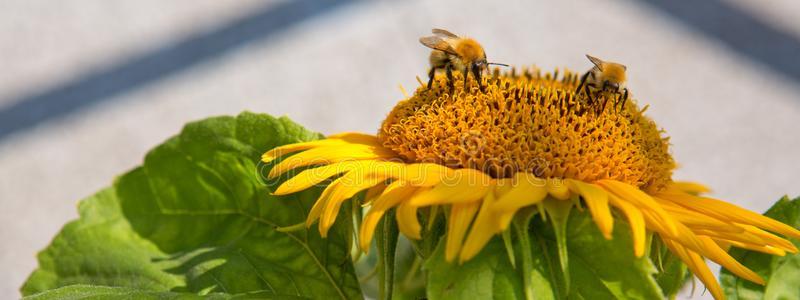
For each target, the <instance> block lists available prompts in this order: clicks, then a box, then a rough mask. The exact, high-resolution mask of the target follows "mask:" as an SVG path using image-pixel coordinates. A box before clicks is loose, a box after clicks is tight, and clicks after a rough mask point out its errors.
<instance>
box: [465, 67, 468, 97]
mask: <svg viewBox="0 0 800 300" xmlns="http://www.w3.org/2000/svg"><path fill="white" fill-rule="evenodd" d="M468 81H469V66H466V67H464V91H465V92H466V91H467V82H468Z"/></svg>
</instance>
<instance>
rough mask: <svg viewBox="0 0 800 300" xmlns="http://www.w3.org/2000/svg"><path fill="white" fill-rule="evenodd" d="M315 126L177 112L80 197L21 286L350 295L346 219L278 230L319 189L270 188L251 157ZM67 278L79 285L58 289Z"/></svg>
mask: <svg viewBox="0 0 800 300" xmlns="http://www.w3.org/2000/svg"><path fill="white" fill-rule="evenodd" d="M318 137H319V135H318V134H315V133H312V132H309V131H307V130H305V129H303V128H302V127H300V126H298V125H296V124H294V123H292V122H291V121H289V120H288V119H286V118H280V119H275V118H273V117H270V116H268V115H263V114H252V113H242V114H241V115H239V116H237V117H216V118H210V119H206V120H202V121H199V122H193V123H190V124H187V125H186V126H185V128H184V129H183V131H182V132H181V134H180V135H178V136H176V137H173V138H171V139H169V140H167V141H166V142H165V143H164V144H162V145H160V146H158V147H156V148H155V149H153V150H152V151H150V152H149V153H148V154H147V156H146V158H145V161H144V164H143V165H142V166H141V167H138V168H135V169H134V170H132V171H130V172H128V173H127V174H125V175H122V176H121V177H120V178H118V179H117V180H116V182H115V183H114V185H113V186H112V187H110V188H107V189H105V190H103V191H101V192H100V193H98V194H96V195H94V196H92V197H89V198H88V199H86V200H84V201H82V202H81V203H80V205H79V212H80V216H81V217H80V219H78V220H76V221H73V222H71V223H69V224H67V225H66V226H65V227H64V228H63V229H62V231H61V232H60V233H59V234H58V235H57V236H56V237H55V239H54V240H53V242H52V243H51V245H50V246H48V247H47V248H46V249H45V250H44V251H42V252H41V253H40V254H39V256H38V258H39V264H40V267H39V269H37V270H36V271H34V273H33V274H32V275H31V276H30V278H29V279H28V281H27V282H26V283H25V284H24V286H23V287H22V293H23V295H32V294H35V293H39V292H43V291H47V290H51V289H55V288H59V287H64V286H68V285H75V284H88V285H95V286H109V287H117V288H126V289H129V290H132V291H136V292H137V293H144V294H142V295H145V294H147V293H149V292H154V294H153V295H162V294H159V293H165V292H175V293H186V294H187V295H191V294H194V295H207V294H217V293H224V294H225V295H236V294H246V293H261V294H263V295H284V296H288V295H294V296H299V297H308V298H342V299H352V298H360V297H361V292H360V289H359V284H358V280H357V278H356V276H355V272H354V270H353V265H352V263H351V259H350V256H349V251H350V244H349V243H348V237H349V234H350V232H349V230H350V229H349V228H348V227H347V223H348V221H349V220H339V221H337V222H336V225H335V226H334V227H333V228H332V229H331V231H330V233H329V236H328V238H327V239H323V238H321V237H320V235H319V233H317V232H316V230H308V231H306V230H299V231H294V232H279V231H277V230H276V228H277V227H284V226H289V225H293V224H297V223H300V222H302V221H304V220H305V217H306V214H307V212H308V211H309V209H310V207H311V205H312V204H313V203H314V201H316V198H317V196H318V195H319V192H320V191H319V189H317V188H314V189H310V190H308V191H304V192H300V193H297V194H293V195H289V196H285V197H275V196H271V195H270V193H269V191H268V189H267V185H265V184H264V182H263V180H262V174H265V172H266V171H267V170H266V169H268V168H269V166H263V165H260V164H259V157H260V155H261V153H263V152H264V151H266V150H268V149H270V148H273V147H276V146H279V145H283V144H287V143H294V142H300V141H307V140H312V139H315V138H318ZM342 215H346V214H342ZM343 218H344V217H343ZM97 289H99V287H97ZM71 290H74V291H83V290H86V289H85V288H84V287H77V288H74V289H64V290H61V291H60V293H68V292H69V291H71ZM92 290H96V289H95V288H92ZM109 291H126V290H125V289H118V290H116V289H112V290H109ZM54 293H55V291H54ZM43 295H47V294H43ZM64 295H66V294H64ZM148 295H149V294H148ZM163 295H168V294H163Z"/></svg>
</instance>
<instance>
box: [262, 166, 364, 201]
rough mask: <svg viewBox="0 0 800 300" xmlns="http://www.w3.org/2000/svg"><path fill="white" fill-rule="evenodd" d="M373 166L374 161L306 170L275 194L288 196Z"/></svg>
mask: <svg viewBox="0 0 800 300" xmlns="http://www.w3.org/2000/svg"><path fill="white" fill-rule="evenodd" d="M371 164H374V161H370V160H361V161H343V162H338V163H334V164H330V165H327V166H322V167H318V168H313V169H306V170H303V171H302V172H300V174H297V176H294V177H292V178H289V179H288V180H286V181H285V182H283V184H281V185H280V186H279V187H278V188H277V189H275V193H273V194H274V195H287V194H291V193H294V192H298V191H302V190H305V189H307V188H310V187H312V186H314V185H316V184H319V183H320V182H322V181H324V180H326V179H328V178H331V177H333V176H335V175H339V174H341V173H345V172H350V171H352V170H355V169H361V168H368V167H369V166H370V165H371Z"/></svg>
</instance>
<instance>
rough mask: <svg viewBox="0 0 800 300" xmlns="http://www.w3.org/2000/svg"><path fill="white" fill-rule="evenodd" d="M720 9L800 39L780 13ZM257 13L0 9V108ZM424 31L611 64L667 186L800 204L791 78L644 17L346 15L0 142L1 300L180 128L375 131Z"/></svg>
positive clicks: (554, 8) (456, 10) (577, 65)
mask: <svg viewBox="0 0 800 300" xmlns="http://www.w3.org/2000/svg"><path fill="white" fill-rule="evenodd" d="M729 1H732V2H731V3H732V5H736V6H737V7H742V8H743V9H745V10H748V11H753V13H754V14H756V15H758V16H759V17H760V18H764V19H765V20H769V22H774V23H775V26H776V27H779V28H783V29H784V30H787V31H790V32H792V34H795V35H797V36H800V27H798V23H797V21H796V20H798V19H800V10H798V9H796V8H797V4H796V3H795V2H794V1H787V0H781V1H772V2H769V4H766V3H767V2H765V4H763V5H755V4H752V3H748V2H747V1H740V0H735V1H734V0H729ZM261 5H272V4H270V3H269V2H267V3H265V2H262V1H256V0H252V1H225V2H220V1H210V0H203V1H192V3H191V4H189V3H185V2H174V3H173V2H169V3H166V2H163V1H152V0H147V1H136V2H122V1H88V2H87V1H81V2H80V3H78V2H58V3H53V2H51V1H41V0H36V1H29V0H26V1H17V0H13V1H12V0H9V1H4V2H2V3H0V37H2V38H3V41H2V42H0V67H2V69H3V70H4V72H0V109H3V107H7V106H9V105H13V102H14V101H15V99H20V98H19V96H20V95H25V94H26V93H29V92H32V91H37V90H39V89H45V88H49V87H51V86H54V85H58V84H59V83H60V82H63V81H65V80H70V79H71V78H75V77H76V76H80V75H82V74H85V73H86V72H88V71H89V70H93V69H97V68H104V67H108V66H113V65H115V64H121V63H124V61H125V60H126V58H128V57H130V56H131V55H136V54H137V53H140V52H143V51H145V52H146V51H148V50H149V49H154V48H158V47H161V46H162V45H165V44H166V43H168V42H169V41H170V40H174V39H181V38H185V37H186V36H187V35H189V34H192V33H194V32H198V31H202V30H206V29H208V28H213V27H215V26H220V24H224V23H225V21H226V20H228V19H230V18H232V17H235V16H237V15H241V14H245V13H247V12H248V11H250V10H252V9H254V8H255V7H259V6H261ZM781 8H785V9H781ZM792 8H795V9H792ZM431 27H443V28H448V29H452V30H453V31H455V32H458V33H465V34H468V35H470V36H472V37H475V38H477V39H479V40H480V41H482V42H483V44H484V46H485V47H486V49H487V52H488V54H489V56H490V58H491V59H492V60H496V61H501V62H505V63H510V64H515V65H527V64H537V65H539V66H541V67H543V68H545V69H551V68H555V67H567V68H569V69H573V70H581V71H582V70H584V69H587V68H588V67H589V63H588V62H587V61H586V60H585V58H584V57H583V55H584V53H592V54H594V55H596V56H598V57H603V58H608V59H611V60H617V61H620V62H624V63H625V64H627V65H628V70H629V78H630V83H629V87H630V88H631V90H632V92H633V94H634V96H635V97H636V98H637V99H639V102H640V103H641V104H649V105H650V109H649V110H648V112H649V114H650V115H651V116H652V117H653V118H654V119H655V120H656V121H657V122H658V124H659V125H660V126H662V127H663V128H664V129H665V130H666V131H667V132H668V134H669V135H670V136H671V137H672V139H671V141H672V143H673V148H672V149H673V152H674V155H675V157H676V159H677V160H678V161H679V163H680V165H681V168H680V169H679V170H678V172H677V173H676V175H675V178H677V179H684V180H696V181H700V182H704V183H706V184H708V185H709V186H711V187H712V188H713V189H714V196H716V197H719V198H722V199H726V200H729V201H731V202H734V203H737V204H739V205H741V206H744V207H746V208H749V209H753V210H756V211H763V210H765V209H766V208H767V207H769V206H770V204H771V203H772V202H773V201H775V200H777V199H778V198H779V197H781V196H782V195H784V194H789V195H792V196H797V195H800V181H799V180H798V179H796V178H797V177H796V174H795V173H796V170H797V169H798V167H800V155H798V154H797V149H800V136H799V135H798V133H797V129H796V128H797V120H798V117H800V97H798V93H799V92H800V86H798V84H797V82H795V81H792V80H791V79H789V78H787V77H784V76H782V75H780V74H777V73H776V72H774V71H773V70H771V69H769V68H768V67H766V66H764V65H763V64H760V63H759V62H755V61H751V60H749V59H747V58H745V57H742V56H740V55H739V54H737V53H736V52H735V51H731V50H730V49H728V48H727V47H726V46H724V45H721V44H719V43H718V42H717V41H715V40H714V39H710V38H708V37H707V36H704V35H702V34H700V33H697V32H695V31H693V30H692V28H690V27H688V26H686V25H684V24H681V23H680V22H676V21H675V20H674V19H672V18H670V17H668V16H665V15H664V14H662V13H661V12H659V11H658V10H657V9H654V8H652V7H650V6H647V5H642V4H640V3H638V2H632V1H588V0H586V1H560V2H547V3H544V2H530V1H506V2H503V5H499V4H497V3H496V2H491V3H490V2H482V3H475V4H463V3H461V2H460V1H455V0H448V1H436V2H424V1H403V2H401V1H396V2H375V3H358V4H354V5H347V6H344V7H342V8H340V9H337V10H335V11H333V12H331V13H329V14H323V15H319V16H317V17H315V18H313V19H310V20H308V21H305V22H302V23H299V24H297V25H296V26H292V27H289V28H287V29H286V30H284V31H282V32H281V33H279V34H277V35H274V36H271V37H269V38H267V39H264V40H261V41H258V42H255V43H251V44H248V45H246V46H244V47H241V48H238V49H236V50H235V51H233V52H228V53H226V54H225V55H222V56H219V57H216V58H214V59H212V60H208V61H205V62H204V63H202V64H200V65H196V66H193V67H191V68H189V69H187V70H185V71H183V72H180V73H177V74H175V75H172V76H169V77H166V78H164V79H162V80H160V81H158V82H155V83H153V84H149V85H146V86H143V87H140V88H137V89H134V90H131V91H129V92H127V93H124V94H120V95H117V96H115V97H114V98H113V99H111V100H109V101H105V102H103V103H100V104H98V105H94V106H90V107H87V108H84V109H81V110H80V111H78V112H77V113H74V114H69V115H67V116H66V117H63V118H58V119H54V120H50V121H48V122H45V123H42V124H40V125H38V126H36V127H34V128H31V129H28V130H24V131H20V132H17V133H15V134H14V135H11V136H8V137H6V138H5V139H2V140H0V206H2V207H3V209H1V210H0V241H3V243H2V245H0V265H2V266H3V267H4V269H5V270H4V272H2V274H0V298H14V297H18V296H19V294H18V291H17V289H18V287H19V286H20V285H21V283H22V282H23V281H24V280H25V278H26V277H27V276H28V274H29V273H30V271H32V270H33V269H34V268H35V266H36V261H35V253H36V252H37V251H38V250H40V249H42V248H43V247H45V246H46V245H47V244H48V243H49V241H50V239H51V238H52V237H53V236H54V235H55V234H56V232H57V231H58V230H59V229H60V228H61V226H62V225H63V224H64V223H65V222H67V221H68V220H70V219H73V218H75V217H76V216H77V214H76V211H75V203H76V202H77V201H78V200H79V199H81V198H83V197H85V196H88V195H91V194H92V193H93V192H95V191H97V190H98V189H100V188H102V187H103V186H106V185H108V184H110V183H111V181H112V180H113V178H114V176H116V175H118V174H120V173H122V172H125V171H126V170H128V169H130V168H132V167H134V166H136V165H137V164H139V163H140V162H141V160H142V158H143V155H144V154H145V153H146V151H147V150H148V149H149V148H151V147H153V146H154V145H157V144H158V143H160V142H161V141H163V140H164V139H166V138H167V137H169V136H171V135H173V134H175V133H177V132H178V131H179V130H180V128H181V126H182V124H184V123H186V122H187V121H190V120H196V119H200V118H204V117H207V116H212V115H221V114H236V113H238V112H240V111H242V110H251V111H256V112H266V113H270V114H274V115H287V116H289V117H291V118H292V119H294V120H295V121H297V122H298V123H300V124H304V125H306V126H307V127H309V128H311V129H314V130H317V131H320V132H323V133H335V132H339V131H353V130H356V131H364V132H375V131H376V129H377V127H378V126H379V124H380V122H381V120H382V119H383V117H384V116H385V115H386V113H388V111H389V110H390V109H391V107H392V106H393V104H394V103H395V102H396V101H398V100H400V99H401V97H402V95H401V93H400V91H399V89H398V88H397V86H398V84H402V85H403V86H405V87H406V89H409V90H410V89H413V88H414V87H415V86H416V85H417V84H416V81H415V79H414V77H415V76H420V77H423V78H424V76H425V68H426V59H427V50H425V49H424V48H423V47H422V46H420V45H419V44H418V43H417V38H418V37H419V36H420V35H424V34H426V33H427V32H428V31H429V30H430V28H431ZM798 57H800V55H799V56H798ZM681 297H682V298H689V297H690V296H689V295H688V293H684V294H682V295H681ZM709 297H710V296H709V295H708V294H707V293H706V294H704V295H701V294H700V292H696V293H695V295H694V297H693V298H692V299H709Z"/></svg>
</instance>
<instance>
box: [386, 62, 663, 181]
mask: <svg viewBox="0 0 800 300" xmlns="http://www.w3.org/2000/svg"><path fill="white" fill-rule="evenodd" d="M539 74H540V73H539V71H538V70H537V69H529V70H526V71H525V72H524V73H523V74H515V72H514V71H512V72H511V73H507V74H499V73H498V72H497V71H496V70H495V72H494V74H493V75H492V76H491V77H490V78H489V79H487V80H485V81H484V83H483V84H484V89H483V91H481V89H480V88H479V87H478V86H477V82H475V81H474V79H473V78H472V76H470V77H469V80H470V81H471V82H470V85H469V87H468V88H467V90H464V88H463V85H464V82H463V76H462V75H461V74H460V73H456V74H455V76H454V80H455V82H454V85H453V86H454V88H453V90H452V93H451V90H450V85H448V84H447V82H446V79H445V78H444V76H439V77H437V78H436V80H435V83H434V85H433V87H432V88H431V89H430V90H429V89H427V88H426V87H425V86H420V87H419V88H418V89H417V90H416V91H415V92H414V95H413V96H412V97H410V98H408V99H405V100H403V101H400V102H399V103H398V104H397V105H396V106H395V107H394V109H393V110H392V112H391V113H390V114H389V116H388V117H387V118H386V120H384V122H383V125H382V126H381V129H380V132H379V133H378V137H379V138H380V139H381V141H382V142H383V145H384V146H385V147H387V148H390V149H392V150H394V151H396V152H397V153H399V154H400V156H401V157H402V158H403V159H405V160H406V161H408V162H432V163H438V164H442V165H446V166H448V167H453V168H473V169H478V170H481V171H484V172H486V173H488V174H489V175H491V176H493V177H495V178H501V177H510V176H511V175H513V174H514V173H516V172H528V173H532V174H534V175H537V176H539V177H542V178H572V179H578V180H582V181H586V182H593V181H595V180H599V179H615V180H618V181H622V182H626V183H629V184H632V185H635V186H638V187H640V188H643V189H646V190H653V191H657V190H660V189H661V188H663V187H664V186H665V185H666V184H667V183H669V182H670V181H671V179H670V178H671V174H672V170H673V169H674V167H675V163H674V161H673V159H672V156H671V155H670V154H669V138H667V137H662V135H661V131H660V130H658V128H657V127H656V124H655V123H654V122H653V121H652V120H651V119H650V118H648V117H646V116H644V115H643V114H642V113H643V112H644V110H645V109H646V107H645V109H639V108H638V106H637V105H636V103H635V102H634V101H627V102H626V104H625V105H624V107H622V106H623V105H622V101H621V96H620V95H617V94H614V93H611V92H596V93H593V95H592V96H591V97H589V96H587V95H586V94H585V93H579V94H576V93H575V89H576V87H577V84H578V80H579V79H578V75H577V74H574V73H570V72H566V74H564V76H563V77H561V78H560V79H559V78H558V71H556V72H555V73H554V75H551V74H545V75H543V76H542V75H539ZM618 100H619V101H618Z"/></svg>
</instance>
